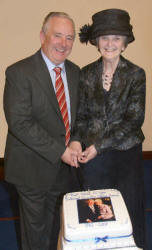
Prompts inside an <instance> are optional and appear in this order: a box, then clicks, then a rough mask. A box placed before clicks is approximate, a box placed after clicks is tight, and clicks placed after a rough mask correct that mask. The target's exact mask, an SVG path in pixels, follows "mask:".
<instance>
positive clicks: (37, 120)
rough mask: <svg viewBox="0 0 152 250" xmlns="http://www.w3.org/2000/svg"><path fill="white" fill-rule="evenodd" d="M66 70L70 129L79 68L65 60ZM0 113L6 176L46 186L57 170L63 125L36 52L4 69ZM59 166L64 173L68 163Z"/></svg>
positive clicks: (16, 180) (46, 74)
mask: <svg viewBox="0 0 152 250" xmlns="http://www.w3.org/2000/svg"><path fill="white" fill-rule="evenodd" d="M65 68H66V74H67V81H68V87H69V94H70V103H71V133H72V129H73V125H74V122H75V114H76V108H77V99H78V84H79V67H78V66H77V65H75V64H73V63H72V62H71V61H69V60H66V61H65ZM4 111H5V116H6V120H7V123H8V136H7V142H6V150H5V178H6V180H7V181H9V182H12V183H14V184H18V185H27V186H31V187H45V186H46V187H47V186H51V185H52V184H53V183H54V182H55V179H56V176H57V174H58V172H59V169H60V168H61V155H62V154H63V152H64V151H65V127H64V123H63V120H62V116H61V113H60V110H59V106H58V102H57V99H56V95H55V92H54V89H53V85H52V82H51V77H50V74H49V72H48V69H47V66H46V64H45V62H44V60H43V59H42V56H41V52H40V50H39V51H38V52H37V53H36V54H34V55H33V56H30V57H28V58H26V59H24V60H21V61H19V62H17V63H15V64H13V65H12V66H10V67H8V68H7V70H6V84H5V90H4ZM64 168H65V172H66V171H67V169H68V167H65V166H64ZM63 172H64V171H63Z"/></svg>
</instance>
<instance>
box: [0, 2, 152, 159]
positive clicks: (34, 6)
mask: <svg viewBox="0 0 152 250" xmlns="http://www.w3.org/2000/svg"><path fill="white" fill-rule="evenodd" d="M106 8H121V9H125V10H127V11H128V12H129V14H130V16H131V23H132V25H133V31H134V35H135V38H136V40H135V42H133V43H132V44H130V45H129V46H128V48H127V50H126V52H125V53H124V56H126V57H127V58H128V59H129V60H132V61H133V62H134V63H136V64H138V65H140V66H141V67H143V68H144V69H145V71H146V75H147V97H146V118H145V122H144V125H143V130H144V134H145V137H146V139H145V142H144V148H143V149H144V150H145V151H150V150H152V139H151V138H152V114H151V109H152V88H151V79H152V65H151V64H152V63H151V58H152V29H151V25H152V1H151V0H145V1H143V0H77V1H74V0H43V1H42V0H26V1H23V0H13V1H10V0H0V27H1V29H0V44H1V46H0V62H1V63H0V86H1V88H0V157H3V156H4V147H5V141H6V133H7V125H6V122H5V117H4V113H3V105H2V102H3V89H4V82H5V69H6V67H7V66H8V65H10V64H12V63H13V62H15V61H18V60H20V59H22V58H24V57H26V56H29V55H31V54H32V53H35V51H36V50H38V49H39V47H40V42H39V31H40V28H41V25H42V22H43V19H44V17H45V16H46V15H47V14H48V13H49V12H50V11H64V12H67V13H68V14H70V15H71V16H72V18H73V19H74V21H75V23H76V30H77V33H78V31H79V28H80V27H81V26H82V25H84V24H87V23H91V16H92V15H93V14H94V13H95V12H97V11H100V10H103V9H106ZM98 56H99V53H98V52H97V50H96V48H95V47H94V46H91V45H88V46H85V45H83V44H80V43H79V40H78V37H77V38H76V41H75V44H74V47H73V51H72V54H71V55H70V59H71V60H73V61H74V62H76V63H77V64H79V65H80V66H83V65H85V64H88V63H89V62H91V61H93V60H96V59H97V57H98Z"/></svg>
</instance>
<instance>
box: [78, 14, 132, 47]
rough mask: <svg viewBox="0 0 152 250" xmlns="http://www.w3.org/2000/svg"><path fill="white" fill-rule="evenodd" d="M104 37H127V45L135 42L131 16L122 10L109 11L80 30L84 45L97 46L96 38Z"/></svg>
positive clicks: (97, 16) (95, 16)
mask: <svg viewBox="0 0 152 250" xmlns="http://www.w3.org/2000/svg"><path fill="white" fill-rule="evenodd" d="M103 35H122V36H126V37H127V43H131V42H133V41H134V40H135V38H134V35H133V32H132V25H131V24H130V16H129V14H128V12H127V11H125V10H121V9H107V10H103V11H100V12H97V13H96V14H94V15H93V16H92V25H89V24H88V25H84V26H83V27H82V28H81V29H80V33H79V37H80V41H81V42H82V43H86V44H87V43H88V41H89V42H90V43H91V44H92V45H96V44H97V42H96V38H97V37H99V36H103Z"/></svg>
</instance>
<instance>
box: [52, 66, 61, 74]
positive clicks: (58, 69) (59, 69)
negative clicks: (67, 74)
mask: <svg viewBox="0 0 152 250" xmlns="http://www.w3.org/2000/svg"><path fill="white" fill-rule="evenodd" d="M53 70H54V71H55V73H56V74H61V68H60V67H55V68H54V69H53Z"/></svg>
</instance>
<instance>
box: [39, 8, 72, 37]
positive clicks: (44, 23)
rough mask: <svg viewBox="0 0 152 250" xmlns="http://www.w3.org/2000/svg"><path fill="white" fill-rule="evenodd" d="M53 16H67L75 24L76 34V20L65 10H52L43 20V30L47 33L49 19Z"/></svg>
mask: <svg viewBox="0 0 152 250" xmlns="http://www.w3.org/2000/svg"><path fill="white" fill-rule="evenodd" d="M53 17H62V18H66V19H68V20H70V21H71V23H72V25H73V29H74V35H75V24H74V21H73V19H72V18H71V17H70V16H69V15H68V14H67V13H65V12H50V13H49V14H48V15H47V16H46V17H45V18H44V21H43V24H42V28H41V30H42V31H43V32H44V33H46V31H47V24H48V21H49V20H50V19H51V18H53Z"/></svg>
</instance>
